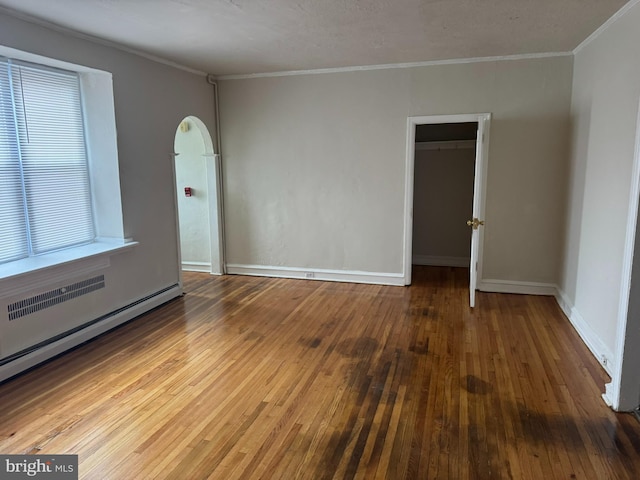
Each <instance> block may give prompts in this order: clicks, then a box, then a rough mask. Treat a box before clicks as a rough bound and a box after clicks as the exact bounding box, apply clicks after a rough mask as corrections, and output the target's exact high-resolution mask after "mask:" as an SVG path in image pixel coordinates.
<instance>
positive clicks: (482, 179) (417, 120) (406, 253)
mask: <svg viewBox="0 0 640 480" xmlns="http://www.w3.org/2000/svg"><path fill="white" fill-rule="evenodd" d="M490 120H491V113H467V114H453V115H423V116H412V117H407V153H406V160H405V188H404V191H405V197H404V249H403V260H404V284H405V285H411V264H412V256H413V244H412V243H413V182H414V175H415V170H414V169H415V143H416V128H417V126H418V125H433V124H438V123H468V122H476V123H478V126H479V128H478V130H479V131H481V132H483V133H484V139H482V138H477V139H476V146H478V142H481V144H480V148H476V159H475V173H474V175H475V177H474V178H479V182H476V181H474V185H475V186H477V187H478V188H477V189H476V188H474V200H473V202H474V206H475V205H477V206H478V208H479V211H478V212H477V213H478V218H484V209H485V195H484V192H485V191H486V184H487V159H488V156H489V126H490ZM480 124H483V126H484V128H480ZM476 196H478V198H476ZM474 213H476V212H474ZM483 244H484V229H483V228H481V229H479V238H478V268H477V271H476V275H477V277H478V278H480V279H482V251H483Z"/></svg>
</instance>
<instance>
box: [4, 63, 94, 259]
mask: <svg viewBox="0 0 640 480" xmlns="http://www.w3.org/2000/svg"><path fill="white" fill-rule="evenodd" d="M85 143H86V142H85V132H84V122H83V115H82V102H81V95H80V82H79V77H78V74H77V73H76V72H69V71H65V70H59V69H54V68H51V67H45V66H41V65H36V64H31V63H26V62H21V61H15V60H10V59H5V58H0V263H6V262H11V261H14V260H18V259H21V258H26V257H30V256H36V255H40V254H43V253H47V252H53V251H56V250H60V249H64V248H68V247H72V246H76V245H82V244H86V243H90V242H92V241H93V240H94V238H95V229H94V219H93V214H92V205H91V192H90V188H89V169H88V162H87V153H86V145H85Z"/></svg>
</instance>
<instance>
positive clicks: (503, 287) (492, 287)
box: [478, 280, 557, 297]
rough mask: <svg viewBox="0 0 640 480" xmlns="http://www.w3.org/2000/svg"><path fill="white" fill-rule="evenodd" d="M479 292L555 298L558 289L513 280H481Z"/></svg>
mask: <svg viewBox="0 0 640 480" xmlns="http://www.w3.org/2000/svg"><path fill="white" fill-rule="evenodd" d="M478 290H480V291H481V292H493V293H517V294H521V295H548V296H552V297H553V296H555V294H556V292H557V288H556V286H555V285H554V284H552V283H538V282H518V281H512V280H479V281H478Z"/></svg>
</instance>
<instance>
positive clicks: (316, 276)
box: [226, 263, 404, 286]
mask: <svg viewBox="0 0 640 480" xmlns="http://www.w3.org/2000/svg"><path fill="white" fill-rule="evenodd" d="M226 272H227V273H228V274H232V275H252V276H257V277H276V278H297V279H304V280H324V281H329V282H349V283H370V284H375V285H395V286H404V275H403V274H401V273H376V272H361V271H352V270H327V269H322V268H296V267H272V266H265V265H240V264H235V263H228V264H227V266H226Z"/></svg>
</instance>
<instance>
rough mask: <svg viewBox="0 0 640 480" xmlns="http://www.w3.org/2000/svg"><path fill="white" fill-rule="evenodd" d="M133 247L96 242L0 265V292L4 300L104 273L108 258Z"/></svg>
mask: <svg viewBox="0 0 640 480" xmlns="http://www.w3.org/2000/svg"><path fill="white" fill-rule="evenodd" d="M136 245H138V242H134V241H131V240H118V241H112V240H106V241H105V240H99V241H96V242H93V243H90V244H88V245H82V246H79V247H75V248H69V249H67V250H61V251H59V252H54V253H49V254H46V255H40V256H37V257H30V258H24V259H22V260H17V261H15V262H9V263H5V264H4V265H0V291H2V293H3V295H2V296H3V297H6V296H10V295H15V294H18V293H20V292H23V291H26V290H34V289H36V288H38V287H41V286H49V285H51V283H52V282H55V281H61V280H64V279H67V278H71V277H77V276H80V275H83V274H86V273H90V272H93V271H96V270H100V269H104V268H106V267H108V266H109V265H110V257H111V256H112V255H116V254H119V253H122V252H124V251H127V250H129V249H131V248H133V247H134V246H136Z"/></svg>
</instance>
